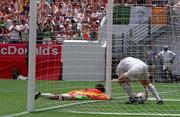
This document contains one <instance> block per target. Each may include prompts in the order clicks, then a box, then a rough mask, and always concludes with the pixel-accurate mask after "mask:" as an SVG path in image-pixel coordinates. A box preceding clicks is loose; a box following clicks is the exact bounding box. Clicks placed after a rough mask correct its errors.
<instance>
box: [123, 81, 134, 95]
mask: <svg viewBox="0 0 180 117" xmlns="http://www.w3.org/2000/svg"><path fill="white" fill-rule="evenodd" d="M121 86H122V87H123V89H124V90H125V91H126V92H127V94H128V96H130V97H131V98H135V97H136V94H135V93H133V92H132V88H131V86H130V85H129V84H127V83H123V84H121Z"/></svg>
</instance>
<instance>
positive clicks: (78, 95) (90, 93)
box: [35, 84, 110, 101]
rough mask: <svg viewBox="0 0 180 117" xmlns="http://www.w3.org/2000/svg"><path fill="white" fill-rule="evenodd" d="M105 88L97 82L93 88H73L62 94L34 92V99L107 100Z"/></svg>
mask: <svg viewBox="0 0 180 117" xmlns="http://www.w3.org/2000/svg"><path fill="white" fill-rule="evenodd" d="M103 92H105V88H104V86H103V85H102V84H97V85H96V86H95V87H94V88H85V89H80V90H73V91H70V92H68V93H64V94H52V93H41V92H36V94H35V99H38V98H39V97H44V98H47V99H51V100H61V101H63V100H109V99H110V98H109V97H108V96H107V95H106V94H104V93H103Z"/></svg>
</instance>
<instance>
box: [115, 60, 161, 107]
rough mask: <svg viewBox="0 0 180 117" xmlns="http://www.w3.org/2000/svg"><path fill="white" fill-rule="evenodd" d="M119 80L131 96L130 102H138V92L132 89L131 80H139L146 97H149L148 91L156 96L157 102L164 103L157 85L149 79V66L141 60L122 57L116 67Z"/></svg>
mask: <svg viewBox="0 0 180 117" xmlns="http://www.w3.org/2000/svg"><path fill="white" fill-rule="evenodd" d="M116 73H117V75H118V82H119V84H120V85H121V86H122V88H123V89H124V90H125V91H126V92H127V94H128V96H129V101H128V103H130V104H132V103H136V102H137V100H136V98H137V96H136V95H137V94H135V93H134V92H133V91H132V88H131V86H130V84H129V81H130V80H138V81H140V83H141V84H142V85H143V87H144V89H145V97H146V99H147V97H148V91H149V92H151V93H152V95H153V96H154V97H155V99H156V101H157V104H163V101H162V99H161V97H160V95H159V93H158V92H157V90H156V88H155V86H154V85H153V84H151V83H150V81H149V72H148V66H147V65H146V64H145V63H144V62H143V61H141V60H139V59H136V58H133V57H127V58H124V59H122V60H121V61H120V62H119V64H118V66H117V69H116Z"/></svg>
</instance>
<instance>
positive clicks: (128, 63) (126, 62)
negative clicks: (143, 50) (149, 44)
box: [116, 57, 146, 74]
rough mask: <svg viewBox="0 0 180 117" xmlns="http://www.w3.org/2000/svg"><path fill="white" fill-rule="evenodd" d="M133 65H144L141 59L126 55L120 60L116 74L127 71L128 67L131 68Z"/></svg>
mask: <svg viewBox="0 0 180 117" xmlns="http://www.w3.org/2000/svg"><path fill="white" fill-rule="evenodd" d="M134 65H143V66H144V65H146V64H145V63H144V62H143V61H141V60H139V59H136V58H133V57H127V58H124V59H122V60H121V61H120V63H119V64H118V66H117V71H116V72H117V74H122V73H125V72H127V71H128V70H129V69H131V68H132V66H134Z"/></svg>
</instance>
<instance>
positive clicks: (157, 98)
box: [147, 83, 161, 101]
mask: <svg viewBox="0 0 180 117" xmlns="http://www.w3.org/2000/svg"><path fill="white" fill-rule="evenodd" d="M147 88H148V90H149V92H151V93H152V95H153V96H154V97H155V98H156V101H160V100H161V97H160V95H159V93H158V92H157V90H156V88H155V86H154V85H152V84H151V83H150V84H149V85H148V86H147Z"/></svg>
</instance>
